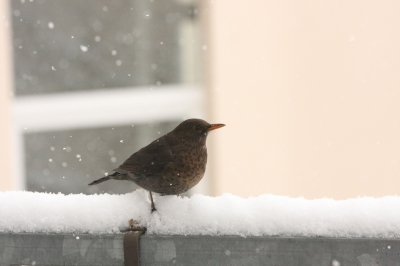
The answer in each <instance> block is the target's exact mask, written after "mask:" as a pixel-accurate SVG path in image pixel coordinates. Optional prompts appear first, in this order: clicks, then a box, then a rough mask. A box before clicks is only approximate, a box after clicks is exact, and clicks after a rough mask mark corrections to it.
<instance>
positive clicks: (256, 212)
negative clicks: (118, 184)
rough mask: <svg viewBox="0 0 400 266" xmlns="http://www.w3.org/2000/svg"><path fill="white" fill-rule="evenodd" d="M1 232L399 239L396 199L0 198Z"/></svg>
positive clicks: (15, 194)
mask: <svg viewBox="0 0 400 266" xmlns="http://www.w3.org/2000/svg"><path fill="white" fill-rule="evenodd" d="M0 202H1V203H0V232H46V233H53V232H54V233H95V234H103V233H117V232H120V230H123V229H124V228H126V227H127V226H128V221H129V220H130V219H134V220H135V221H137V222H139V224H140V225H141V226H145V227H147V234H169V235H176V234H178V235H238V236H325V237H400V212H399V210H400V197H397V196H387V197H383V198H369V197H368V198H367V197H365V198H354V199H348V200H333V199H315V200H307V199H304V198H290V197H285V196H274V195H261V196H258V197H250V198H246V199H245V198H240V197H237V196H233V195H230V194H225V195H222V196H219V197H209V196H203V195H194V196H192V197H190V198H188V197H179V196H156V197H155V202H156V205H157V211H156V212H154V213H150V203H149V199H148V193H147V192H145V191H144V190H137V191H135V192H132V193H129V194H124V195H109V194H100V195H83V194H71V195H63V194H61V193H60V194H49V193H38V192H25V191H23V192H22V191H21V192H17V191H10V192H0Z"/></svg>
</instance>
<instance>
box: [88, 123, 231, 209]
mask: <svg viewBox="0 0 400 266" xmlns="http://www.w3.org/2000/svg"><path fill="white" fill-rule="evenodd" d="M224 126H225V124H209V123H208V122H206V121H204V120H202V119H197V118H192V119H187V120H185V121H183V122H181V123H180V124H179V125H178V126H177V127H176V128H175V129H173V130H172V131H171V132H169V133H167V134H165V135H163V136H162V137H160V138H158V139H156V140H154V141H153V142H151V143H150V144H149V145H147V146H145V147H143V148H141V149H140V150H138V151H137V152H135V153H134V154H132V155H131V156H130V157H129V158H128V159H127V160H126V161H125V162H123V163H122V164H121V165H120V166H119V167H118V168H116V169H114V170H113V172H114V173H112V174H110V175H107V176H105V177H103V178H100V179H98V180H95V181H93V182H91V183H90V184H89V186H91V185H97V184H99V183H102V182H104V181H107V180H111V179H114V180H128V181H132V182H134V183H135V184H136V185H138V186H139V187H141V188H143V189H145V190H147V191H148V192H149V193H150V200H151V212H154V211H156V210H157V209H156V207H155V204H154V201H153V195H152V192H155V193H159V194H161V195H179V194H181V193H184V192H186V191H188V190H189V189H191V188H192V187H194V186H195V185H196V184H197V183H199V182H200V180H201V179H202V178H203V176H204V173H205V170H206V164H207V147H206V139H207V136H208V133H209V132H210V131H212V130H215V129H218V128H221V127H224Z"/></svg>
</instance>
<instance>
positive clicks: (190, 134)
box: [172, 118, 225, 144]
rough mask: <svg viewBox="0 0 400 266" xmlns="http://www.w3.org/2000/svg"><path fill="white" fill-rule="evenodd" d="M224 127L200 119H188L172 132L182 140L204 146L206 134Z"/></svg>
mask: <svg viewBox="0 0 400 266" xmlns="http://www.w3.org/2000/svg"><path fill="white" fill-rule="evenodd" d="M223 126H225V125H224V124H209V123H207V122H206V121H204V120H202V119H196V118H192V119H188V120H185V121H183V122H182V123H180V124H179V125H178V126H177V127H176V128H175V129H174V130H173V131H172V132H174V134H176V135H177V136H179V137H180V138H182V139H185V140H190V141H194V142H201V143H203V144H205V141H206V139H207V135H208V132H210V131H211V130H214V129H217V128H220V127H223Z"/></svg>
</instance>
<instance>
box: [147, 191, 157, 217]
mask: <svg viewBox="0 0 400 266" xmlns="http://www.w3.org/2000/svg"><path fill="white" fill-rule="evenodd" d="M149 193H150V200H151V212H152V213H153V212H154V211H156V210H157V209H156V205H154V201H153V194H151V191H149Z"/></svg>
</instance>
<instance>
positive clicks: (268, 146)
mask: <svg viewBox="0 0 400 266" xmlns="http://www.w3.org/2000/svg"><path fill="white" fill-rule="evenodd" d="M203 8H204V10H203V11H204V13H203V14H204V17H203V18H204V19H205V20H204V21H206V24H207V25H208V31H207V32H208V35H207V36H206V37H207V42H208V47H209V49H208V58H207V61H206V62H207V65H206V69H207V70H208V85H209V91H210V101H211V107H212V112H211V119H210V120H212V121H213V122H221V123H226V124H227V127H226V128H224V129H221V131H219V132H218V134H214V136H213V137H212V140H210V142H211V143H212V144H213V145H212V146H213V150H212V151H210V152H212V153H213V154H211V155H210V156H211V157H214V159H216V163H215V164H214V165H213V166H214V167H213V171H214V175H213V176H214V179H213V182H214V183H213V184H214V194H215V195H220V194H222V193H225V192H229V193H233V194H237V195H240V196H250V195H259V194H263V193H272V194H278V195H290V196H304V197H306V198H315V197H317V198H318V197H332V198H336V199H344V198H348V197H356V196H383V195H389V194H391V195H393V194H400V2H398V1H363V2H360V1H354V0H349V1H273V0H270V1H266V0H259V1H256V0H251V1H245V2H244V1H241V0H216V1H207V2H206V4H205V5H204V6H203ZM210 139H211V138H210Z"/></svg>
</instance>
